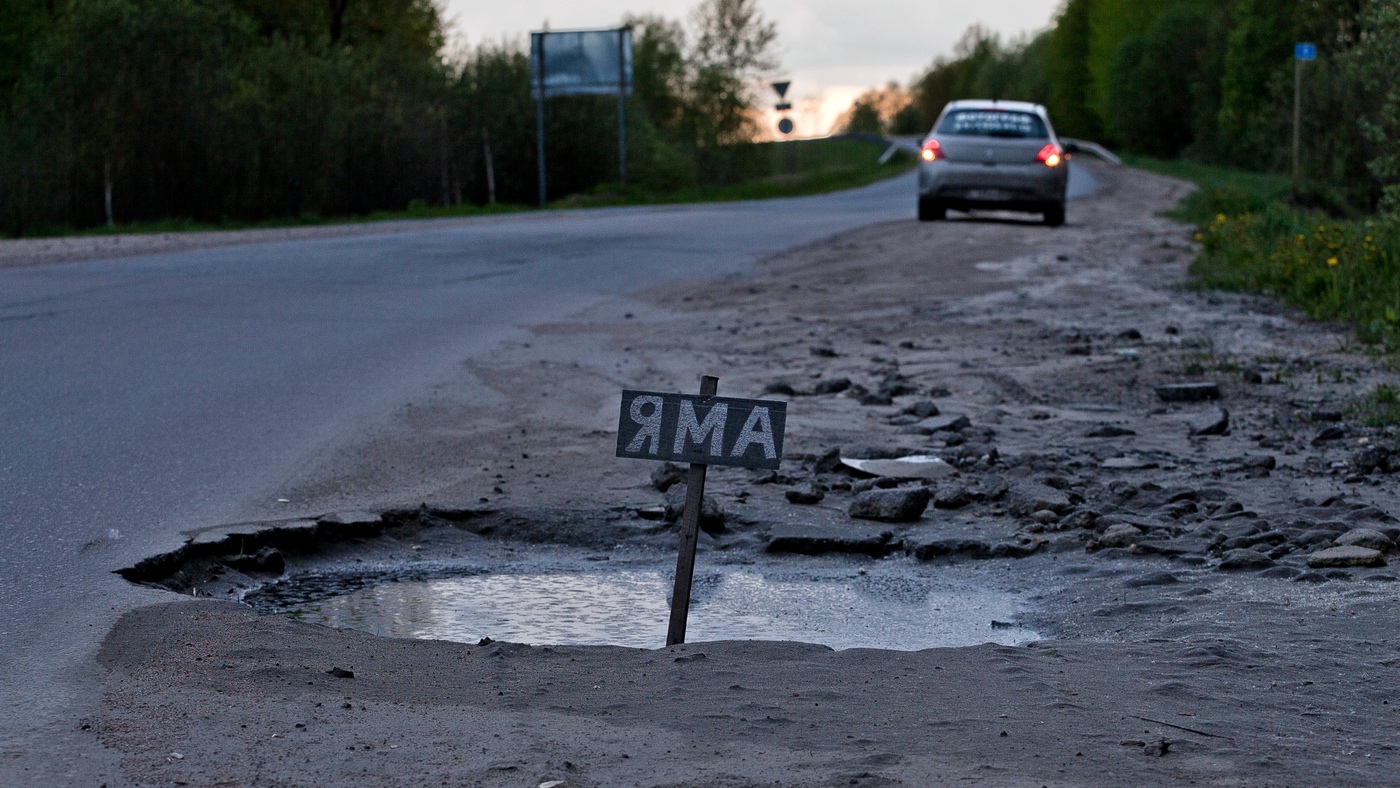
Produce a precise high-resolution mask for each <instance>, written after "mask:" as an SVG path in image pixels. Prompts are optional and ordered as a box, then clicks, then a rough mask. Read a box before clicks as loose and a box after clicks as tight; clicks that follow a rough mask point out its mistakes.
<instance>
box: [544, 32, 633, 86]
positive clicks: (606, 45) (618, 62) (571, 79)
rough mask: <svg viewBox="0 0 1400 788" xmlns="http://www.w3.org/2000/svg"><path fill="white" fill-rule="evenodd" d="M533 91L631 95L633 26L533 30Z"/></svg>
mask: <svg viewBox="0 0 1400 788" xmlns="http://www.w3.org/2000/svg"><path fill="white" fill-rule="evenodd" d="M541 87H543V88H544V95H543V96H541V95H540V88H541ZM530 95H531V97H532V98H534V99H535V100H536V101H539V100H540V99H541V98H554V97H555V96H616V95H622V96H630V95H632V29H631V28H628V27H623V28H617V29H613V30H562V31H559V32H553V31H545V32H541V33H531V34H530Z"/></svg>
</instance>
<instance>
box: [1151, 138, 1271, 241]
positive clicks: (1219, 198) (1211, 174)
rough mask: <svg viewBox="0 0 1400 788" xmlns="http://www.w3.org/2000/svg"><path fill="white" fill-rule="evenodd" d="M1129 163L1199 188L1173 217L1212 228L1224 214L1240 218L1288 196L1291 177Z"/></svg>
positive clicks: (1164, 162) (1175, 163) (1187, 164)
mask: <svg viewBox="0 0 1400 788" xmlns="http://www.w3.org/2000/svg"><path fill="white" fill-rule="evenodd" d="M1124 161H1125V163H1127V164H1128V165H1129V166H1132V167H1137V168H1139V169H1144V170H1148V171H1150V172H1156V173H1159V174H1161V175H1170V176H1171V177H1173V178H1180V179H1182V180H1186V181H1191V182H1192V183H1195V184H1196V185H1197V186H1198V187H1200V188H1198V189H1197V190H1196V191H1193V192H1191V193H1190V194H1188V195H1187V196H1186V198H1185V199H1184V200H1182V201H1181V204H1180V205H1179V206H1177V208H1176V209H1175V210H1174V211H1172V213H1171V214H1170V215H1171V216H1172V217H1173V218H1175V219H1180V220H1181V221H1184V222H1188V223H1190V224H1194V225H1196V226H1198V227H1202V228H1204V227H1208V226H1209V225H1210V224H1211V223H1212V222H1214V221H1215V219H1216V217H1217V216H1219V215H1220V214H1222V213H1223V214H1225V215H1226V216H1238V215H1241V214H1246V213H1254V212H1257V211H1262V210H1264V209H1265V208H1267V207H1268V206H1269V205H1270V204H1272V203H1274V202H1278V201H1282V200H1284V199H1286V198H1287V197H1288V178H1286V177H1282V176H1279V175H1271V174H1268V173H1259V172H1249V171H1247V170H1240V169H1234V168H1230V167H1218V166H1212V165H1208V164H1201V163H1199V162H1193V161H1182V160H1175V161H1167V160H1162V159H1152V158H1148V157H1144V156H1132V155H1129V156H1126V157H1124Z"/></svg>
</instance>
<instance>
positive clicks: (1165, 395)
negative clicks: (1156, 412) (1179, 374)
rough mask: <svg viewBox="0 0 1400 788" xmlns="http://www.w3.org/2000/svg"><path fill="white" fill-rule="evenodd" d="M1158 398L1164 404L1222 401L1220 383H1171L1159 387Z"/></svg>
mask: <svg viewBox="0 0 1400 788" xmlns="http://www.w3.org/2000/svg"><path fill="white" fill-rule="evenodd" d="M1157 396H1158V397H1161V398H1162V401H1164V402H1199V401H1201V400H1205V399H1220V384H1218V383H1211V382H1206V383H1169V384H1167V385H1164V386H1158V387H1157Z"/></svg>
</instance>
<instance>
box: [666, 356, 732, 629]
mask: <svg viewBox="0 0 1400 788" xmlns="http://www.w3.org/2000/svg"><path fill="white" fill-rule="evenodd" d="M718 392H719V378H717V377H714V376H713V375H704V376H702V377H701V378H700V396H702V397H713V396H714V395H715V394H717V393H718ZM709 467H710V466H708V465H700V464H699V463H691V464H690V475H689V476H688V477H687V478H686V487H685V514H684V515H683V516H682V517H681V550H680V555H678V556H677V557H676V587H675V590H674V591H672V593H671V626H670V628H669V629H668V630H667V631H666V645H668V646H674V645H676V644H678V643H684V642H685V624H686V618H687V617H688V616H689V615H690V582H691V580H692V579H694V577H695V547H696V543H697V542H698V541H699V540H700V509H701V507H703V506H704V505H705V471H706V469H708V468H709Z"/></svg>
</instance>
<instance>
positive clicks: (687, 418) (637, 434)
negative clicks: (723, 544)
mask: <svg viewBox="0 0 1400 788" xmlns="http://www.w3.org/2000/svg"><path fill="white" fill-rule="evenodd" d="M717 391H719V378H717V377H714V376H713V375H703V376H701V378H700V394H699V396H692V395H689V394H664V393H662V392H659V391H624V392H622V411H621V413H620V414H619V415H618V425H617V456H619V457H629V458H633V459H638V460H680V461H682V462H689V463H690V470H689V472H688V473H687V474H686V483H685V514H684V516H683V517H682V518H681V544H680V550H679V552H678V553H677V554H676V586H675V590H674V591H673V592H672V593H671V623H670V626H669V627H668V629H667V631H666V645H668V646H674V645H676V644H677V643H684V642H685V627H686V618H687V617H688V615H689V613H690V586H691V581H692V580H693V579H694V576H695V548H696V541H697V540H698V539H699V537H700V509H701V507H702V506H703V505H704V501H705V471H706V469H707V468H709V467H710V466H711V465H734V466H738V467H740V468H773V469H776V468H777V467H778V463H780V462H782V459H783V428H784V427H786V426H787V403H786V402H775V401H769V400H761V399H735V398H734V397H717V396H715V393H716V392H717Z"/></svg>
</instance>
